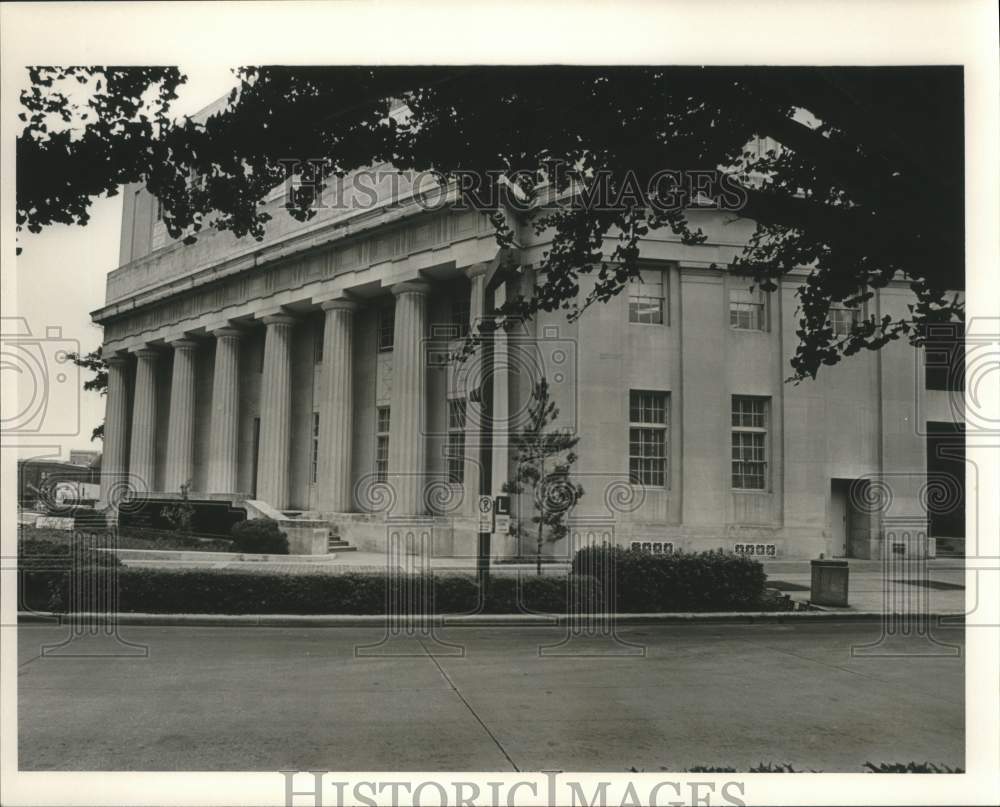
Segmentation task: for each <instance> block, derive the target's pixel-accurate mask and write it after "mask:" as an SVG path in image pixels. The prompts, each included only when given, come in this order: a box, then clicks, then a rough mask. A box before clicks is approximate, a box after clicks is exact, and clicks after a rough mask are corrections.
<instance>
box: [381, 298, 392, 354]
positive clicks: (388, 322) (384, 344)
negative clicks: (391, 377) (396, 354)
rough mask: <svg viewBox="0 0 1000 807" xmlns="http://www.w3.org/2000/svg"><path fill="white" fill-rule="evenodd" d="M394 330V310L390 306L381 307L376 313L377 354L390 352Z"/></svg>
mask: <svg viewBox="0 0 1000 807" xmlns="http://www.w3.org/2000/svg"><path fill="white" fill-rule="evenodd" d="M395 330H396V309H395V308H394V307H393V306H392V305H391V304H390V305H386V306H383V307H382V308H380V309H379V312H378V352H379V353H386V352H388V351H390V350H392V342H393V339H394V338H395Z"/></svg>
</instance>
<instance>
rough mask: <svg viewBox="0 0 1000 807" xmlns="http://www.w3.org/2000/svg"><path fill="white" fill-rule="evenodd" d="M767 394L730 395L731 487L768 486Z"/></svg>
mask: <svg viewBox="0 0 1000 807" xmlns="http://www.w3.org/2000/svg"><path fill="white" fill-rule="evenodd" d="M768 402H769V399H768V398H760V397H756V396H751V395H734V396H733V399H732V463H733V482H732V484H733V487H734V488H736V489H737V490H767V462H768V459H767V453H768V447H767V434H768V417H769V412H768Z"/></svg>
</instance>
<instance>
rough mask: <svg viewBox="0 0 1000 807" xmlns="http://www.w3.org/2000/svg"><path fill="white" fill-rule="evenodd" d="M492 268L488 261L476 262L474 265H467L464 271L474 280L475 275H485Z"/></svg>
mask: <svg viewBox="0 0 1000 807" xmlns="http://www.w3.org/2000/svg"><path fill="white" fill-rule="evenodd" d="M489 270H490V265H489V264H488V263H474V264H472V266H466V267H465V268H464V269H463V270H462V273H463V274H464V275H465V276H466V277H467V278H469V280H472V279H473V278H475V277H483V276H484V275H485V274H486V273H487V272H488V271H489Z"/></svg>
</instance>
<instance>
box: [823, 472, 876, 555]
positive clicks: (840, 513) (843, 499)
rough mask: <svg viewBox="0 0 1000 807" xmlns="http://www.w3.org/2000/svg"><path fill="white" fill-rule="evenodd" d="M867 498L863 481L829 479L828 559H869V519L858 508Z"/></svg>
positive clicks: (867, 515) (866, 484)
mask: <svg viewBox="0 0 1000 807" xmlns="http://www.w3.org/2000/svg"><path fill="white" fill-rule="evenodd" d="M867 498H868V480H867V479H831V480H830V555H831V557H834V558H867V557H868V556H869V538H870V517H869V514H868V513H866V512H864V511H863V509H862V507H863V503H864V502H865V501H866V500H867Z"/></svg>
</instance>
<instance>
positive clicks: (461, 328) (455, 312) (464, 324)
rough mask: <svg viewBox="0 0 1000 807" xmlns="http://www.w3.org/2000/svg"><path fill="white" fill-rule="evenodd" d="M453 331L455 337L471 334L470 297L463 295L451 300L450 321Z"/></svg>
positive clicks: (459, 337) (461, 337) (462, 337)
mask: <svg viewBox="0 0 1000 807" xmlns="http://www.w3.org/2000/svg"><path fill="white" fill-rule="evenodd" d="M448 324H449V326H450V330H451V333H452V334H453V335H454V338H455V339H464V338H465V337H466V336H468V335H469V297H468V295H462V296H459V297H455V298H453V299H452V301H451V317H450V322H449V323H448Z"/></svg>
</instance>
